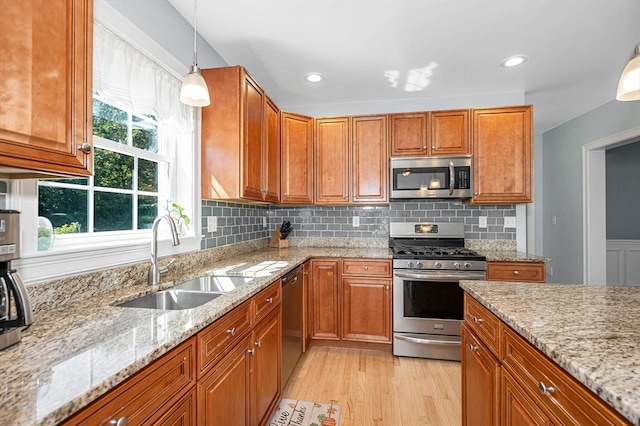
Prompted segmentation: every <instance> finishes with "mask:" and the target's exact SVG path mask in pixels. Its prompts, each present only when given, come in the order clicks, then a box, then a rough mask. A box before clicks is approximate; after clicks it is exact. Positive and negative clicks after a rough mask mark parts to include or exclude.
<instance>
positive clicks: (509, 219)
mask: <svg viewBox="0 0 640 426" xmlns="http://www.w3.org/2000/svg"><path fill="white" fill-rule="evenodd" d="M504 227H505V228H515V227H516V218H515V217H514V216H505V217H504Z"/></svg>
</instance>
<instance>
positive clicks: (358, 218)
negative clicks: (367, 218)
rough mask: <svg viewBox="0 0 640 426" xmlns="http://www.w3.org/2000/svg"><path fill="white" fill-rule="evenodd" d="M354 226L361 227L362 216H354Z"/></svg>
mask: <svg viewBox="0 0 640 426" xmlns="http://www.w3.org/2000/svg"><path fill="white" fill-rule="evenodd" d="M352 225H353V227H354V228H357V227H358V226H360V216H353V222H352Z"/></svg>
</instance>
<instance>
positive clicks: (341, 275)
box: [310, 258, 393, 345]
mask: <svg viewBox="0 0 640 426" xmlns="http://www.w3.org/2000/svg"><path fill="white" fill-rule="evenodd" d="M310 269H311V271H310V283H311V299H312V307H311V311H312V312H311V314H312V315H311V318H312V320H311V323H312V324H311V329H312V339H313V340H314V341H315V342H319V341H339V342H341V343H346V342H361V343H382V344H384V345H390V344H391V334H392V333H391V328H392V324H391V321H392V318H391V306H392V300H391V298H392V285H393V281H392V278H391V261H390V260H387V259H366V258H363V259H360V258H358V259H347V258H345V259H339V258H331V259H312V260H311V268H310ZM328 344H331V343H328ZM336 344H338V343H337V342H336Z"/></svg>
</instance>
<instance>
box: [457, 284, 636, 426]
mask: <svg viewBox="0 0 640 426" xmlns="http://www.w3.org/2000/svg"><path fill="white" fill-rule="evenodd" d="M464 303H465V308H464V309H465V320H464V322H463V323H462V327H461V329H462V407H463V423H464V424H466V425H477V424H483V425H484V424H500V425H504V426H510V425H592V426H596V425H598V426H602V425H610V426H613V425H630V424H631V423H630V422H629V421H627V420H626V419H625V418H624V417H622V416H621V415H620V414H619V413H618V412H617V411H615V410H614V409H613V408H612V407H611V406H610V405H608V404H606V403H605V402H604V401H602V400H601V399H600V398H599V397H598V396H596V395H595V394H594V393H593V392H592V391H591V390H589V389H588V388H587V387H585V386H584V385H583V384H582V383H580V382H578V381H577V380H576V379H574V378H573V377H572V376H570V375H569V374H568V373H567V372H566V371H565V370H563V369H562V368H560V367H559V366H558V365H557V364H556V363H555V362H553V361H552V360H551V359H549V358H548V357H547V356H546V355H544V354H543V353H542V352H540V351H539V350H538V349H536V348H535V347H534V346H533V345H531V344H530V343H529V342H528V341H526V340H525V339H524V338H523V337H522V336H520V335H519V334H518V333H517V332H515V331H514V330H512V329H511V328H510V327H509V326H508V325H506V324H505V323H504V322H502V321H500V320H499V319H498V320H497V321H498V322H497V324H495V326H494V325H493V324H491V327H490V328H491V330H495V331H496V333H495V336H497V340H496V341H494V339H492V337H493V336H494V333H493V331H492V332H491V333H487V329H486V325H487V324H488V323H487V321H486V319H490V318H493V317H495V315H494V314H493V313H491V312H490V311H489V310H488V309H487V308H485V307H484V306H483V305H481V304H480V303H479V302H477V301H476V300H475V299H473V297H471V296H470V295H469V294H468V293H465V295H464ZM467 312H473V315H471V316H469V315H467ZM470 318H473V319H470ZM474 319H476V320H477V321H474ZM490 346H492V347H497V348H498V351H497V353H498V357H497V358H496V357H495V356H494V355H492V354H491V353H490V351H489V350H488V347H490ZM494 353H496V352H494ZM498 396H499V397H498ZM496 413H500V415H499V417H498V416H497V414H496Z"/></svg>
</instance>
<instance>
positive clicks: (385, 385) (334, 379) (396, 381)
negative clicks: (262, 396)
mask: <svg viewBox="0 0 640 426" xmlns="http://www.w3.org/2000/svg"><path fill="white" fill-rule="evenodd" d="M460 380H461V379H460V363H459V362H452V361H438V360H427V359H418V358H405V357H394V356H393V355H392V354H391V353H389V352H380V351H371V350H360V349H344V348H328V347H315V346H314V347H311V348H310V349H309V351H307V353H306V354H303V355H302V357H301V358H300V361H299V362H298V365H297V366H296V368H295V369H294V370H293V373H292V374H291V377H290V378H289V382H288V383H287V386H286V387H285V388H284V390H283V392H282V397H283V398H290V399H301V400H306V401H317V402H331V401H336V403H337V404H340V406H341V408H342V411H341V414H340V426H367V425H376V426H383V425H384V426H414V425H415V426H418V425H420V426H422V425H437V426H446V425H455V426H459V425H460V424H462V414H461V411H462V407H461V402H460V398H461V389H460V386H461V384H460Z"/></svg>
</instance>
